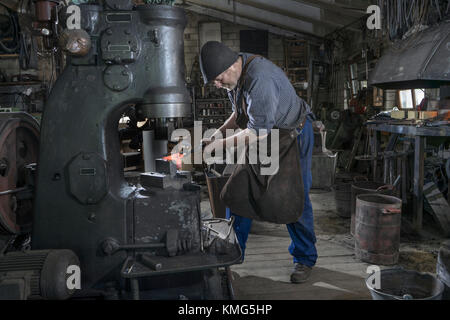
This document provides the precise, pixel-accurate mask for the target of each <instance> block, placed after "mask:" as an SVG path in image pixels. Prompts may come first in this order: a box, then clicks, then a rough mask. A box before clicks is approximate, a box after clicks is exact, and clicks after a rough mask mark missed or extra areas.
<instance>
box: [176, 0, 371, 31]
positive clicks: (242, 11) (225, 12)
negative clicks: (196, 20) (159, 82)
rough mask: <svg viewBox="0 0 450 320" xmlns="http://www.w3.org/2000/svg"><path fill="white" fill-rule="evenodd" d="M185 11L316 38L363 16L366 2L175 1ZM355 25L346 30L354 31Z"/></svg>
mask: <svg viewBox="0 0 450 320" xmlns="http://www.w3.org/2000/svg"><path fill="white" fill-rule="evenodd" d="M175 4H176V5H180V6H182V7H184V8H185V9H186V10H187V11H193V12H196V13H199V14H204V15H208V16H212V17H215V18H218V19H223V20H227V21H230V22H233V23H236V24H240V25H245V26H249V27H252V28H256V29H262V30H267V31H269V32H272V33H275V34H279V35H284V36H298V35H300V34H309V35H314V36H318V37H324V36H325V35H327V34H329V33H330V32H333V31H334V30H336V29H340V28H343V27H345V26H348V25H350V24H352V23H353V22H355V21H356V20H358V19H359V18H361V17H362V16H364V15H366V10H367V7H368V6H369V5H370V1H369V0H314V1H313V0H278V1H273V0H177V1H176V2H175ZM357 26H358V25H357V24H353V25H351V26H348V27H347V30H350V31H355V32H358V31H359V29H357Z"/></svg>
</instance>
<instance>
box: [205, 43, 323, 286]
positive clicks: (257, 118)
mask: <svg viewBox="0 0 450 320" xmlns="http://www.w3.org/2000/svg"><path fill="white" fill-rule="evenodd" d="M200 68H201V71H202V74H203V79H204V81H205V84H206V83H209V82H213V83H214V85H215V86H216V87H217V88H224V89H226V90H227V91H228V96H229V99H230V100H231V102H232V107H233V113H232V115H231V116H230V117H229V119H228V120H227V121H225V123H224V124H223V125H222V126H221V127H220V128H219V129H218V130H217V131H216V133H214V134H213V136H212V137H211V142H210V143H209V145H207V146H206V148H205V152H211V150H215V149H217V148H218V146H219V145H220V146H223V147H226V146H230V145H236V143H237V141H238V138H239V137H240V136H245V135H250V140H252V138H251V137H253V140H257V139H258V136H257V135H254V134H253V135H252V133H251V132H252V130H250V129H253V130H256V131H258V130H260V129H265V130H267V132H270V130H271V129H273V128H279V129H295V128H298V129H297V130H298V131H297V132H299V131H300V130H301V132H300V134H299V135H298V136H297V143H298V146H299V148H298V149H299V151H300V165H301V173H302V176H303V185H304V209H303V214H302V216H301V217H300V219H299V220H298V221H297V222H295V223H290V224H287V225H286V226H287V229H288V231H289V234H290V236H291V239H292V242H291V245H290V246H289V252H290V254H291V255H292V256H293V257H294V264H295V268H294V272H293V273H292V274H291V281H292V282H293V283H301V282H304V281H306V280H307V279H308V277H309V275H310V273H311V269H312V267H313V266H314V265H315V263H316V260H317V251H316V247H315V242H316V238H315V234H314V225H313V212H312V206H311V202H310V199H309V189H310V187H311V184H312V178H311V157H312V150H313V144H314V134H313V129H312V122H311V119H312V113H311V111H310V107H309V105H308V104H307V103H306V102H305V101H304V100H303V99H301V98H299V97H298V96H297V94H296V92H295V90H294V88H293V86H292V85H291V83H290V81H289V79H288V78H287V77H286V75H285V74H284V72H283V71H282V70H281V69H280V68H279V67H277V66H276V65H274V64H273V63H272V62H270V61H269V60H267V59H265V58H263V57H261V56H254V55H252V54H248V53H236V52H234V51H232V50H231V49H230V48H228V47H227V46H225V45H223V44H222V43H220V42H216V41H209V42H207V43H206V44H205V45H204V46H203V47H202V49H201V53H200ZM240 101H243V103H244V104H243V105H244V106H245V107H243V112H239V108H240V105H241V104H240ZM300 127H301V128H302V129H300ZM236 128H241V129H243V130H242V131H240V132H238V133H236V134H234V135H232V136H230V137H226V138H224V139H222V138H216V137H222V136H225V132H226V129H236ZM219 133H220V134H219ZM231 216H234V217H235V223H234V230H235V232H236V235H237V238H238V241H239V244H240V246H241V248H242V252H243V254H244V252H245V243H246V241H247V238H248V234H249V232H250V228H251V223H252V220H251V219H249V218H245V217H242V216H239V215H237V214H235V213H233V212H231V210H230V209H229V208H227V218H228V219H229V218H230V217H231Z"/></svg>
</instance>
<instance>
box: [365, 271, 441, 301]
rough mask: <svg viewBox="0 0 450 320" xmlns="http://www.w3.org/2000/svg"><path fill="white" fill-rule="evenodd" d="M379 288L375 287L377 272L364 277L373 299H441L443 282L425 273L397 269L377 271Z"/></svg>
mask: <svg viewBox="0 0 450 320" xmlns="http://www.w3.org/2000/svg"><path fill="white" fill-rule="evenodd" d="M379 276H380V279H379V288H376V285H374V284H376V282H377V281H376V280H375V281H374V278H376V277H377V274H374V275H371V276H369V277H368V278H367V279H366V286H367V288H368V289H369V291H370V294H371V295H372V298H373V299H374V300H441V298H442V292H443V291H444V284H443V283H442V282H441V281H439V279H437V278H436V277H434V276H432V275H431V274H427V273H419V272H417V271H411V270H404V269H401V268H398V269H385V270H382V271H380V272H379Z"/></svg>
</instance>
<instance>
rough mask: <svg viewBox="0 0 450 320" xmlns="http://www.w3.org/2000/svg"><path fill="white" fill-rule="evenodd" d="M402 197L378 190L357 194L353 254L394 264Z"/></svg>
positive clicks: (397, 246)
mask: <svg viewBox="0 0 450 320" xmlns="http://www.w3.org/2000/svg"><path fill="white" fill-rule="evenodd" d="M401 207H402V200H401V199H398V198H396V197H392V196H386V195H381V194H360V195H358V196H357V197H356V216H355V220H356V227H355V256H356V258H358V259H360V260H362V261H365V262H368V263H373V264H378V265H392V264H396V263H397V261H398V255H399V246H400V226H401Z"/></svg>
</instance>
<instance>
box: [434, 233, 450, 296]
mask: <svg viewBox="0 0 450 320" xmlns="http://www.w3.org/2000/svg"><path fill="white" fill-rule="evenodd" d="M436 276H437V278H438V279H439V280H441V281H442V282H443V283H444V287H445V289H444V293H443V294H442V299H444V300H450V240H447V241H445V242H443V243H442V244H441V248H440V249H439V254H438V258H437V264H436Z"/></svg>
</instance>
